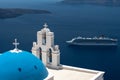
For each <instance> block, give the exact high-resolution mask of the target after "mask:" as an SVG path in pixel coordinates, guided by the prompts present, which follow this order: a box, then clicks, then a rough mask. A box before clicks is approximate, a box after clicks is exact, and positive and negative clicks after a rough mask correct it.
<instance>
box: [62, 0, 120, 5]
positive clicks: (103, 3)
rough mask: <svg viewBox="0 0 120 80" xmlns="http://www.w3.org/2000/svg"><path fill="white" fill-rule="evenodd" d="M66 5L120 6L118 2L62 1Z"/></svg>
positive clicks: (96, 0)
mask: <svg viewBox="0 0 120 80" xmlns="http://www.w3.org/2000/svg"><path fill="white" fill-rule="evenodd" d="M62 3H67V4H99V5H109V6H120V0H63V1H62Z"/></svg>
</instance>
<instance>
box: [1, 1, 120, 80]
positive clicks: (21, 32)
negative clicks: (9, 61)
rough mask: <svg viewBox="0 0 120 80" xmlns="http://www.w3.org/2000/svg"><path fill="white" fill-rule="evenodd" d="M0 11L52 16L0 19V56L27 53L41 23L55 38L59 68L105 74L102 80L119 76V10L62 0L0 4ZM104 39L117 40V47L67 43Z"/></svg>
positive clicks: (6, 2) (113, 7)
mask: <svg viewBox="0 0 120 80" xmlns="http://www.w3.org/2000/svg"><path fill="white" fill-rule="evenodd" d="M0 8H23V9H39V10H48V11H50V12H51V14H24V15H22V16H19V17H16V18H8V19H0V53H4V52H6V51H8V50H11V49H14V45H12V43H13V42H14V39H15V38H17V39H18V42H19V43H20V45H19V46H18V48H19V49H22V50H26V51H30V52H31V48H32V43H33V42H34V41H36V38H37V35H36V34H37V31H39V30H41V29H42V28H43V25H44V23H47V24H48V28H50V30H51V31H53V32H54V34H55V44H56V45H59V48H60V53H61V64H64V65H70V66H75V67H80V68H87V69H93V70H100V71H105V75H104V79H105V80H119V78H120V76H119V72H120V62H119V61H120V7H119V6H117V7H116V6H105V5H91V4H77V5H72V4H62V3H61V0H0ZM100 35H105V36H107V37H111V38H116V39H118V46H117V47H110V46H107V47H106V46H70V45H68V44H67V43H66V41H67V40H71V39H72V38H74V37H77V36H83V37H94V36H100ZM78 80H79V79H78Z"/></svg>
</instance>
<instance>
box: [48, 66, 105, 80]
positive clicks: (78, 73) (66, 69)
mask: <svg viewBox="0 0 120 80" xmlns="http://www.w3.org/2000/svg"><path fill="white" fill-rule="evenodd" d="M48 71H49V72H50V73H52V74H53V75H54V80H94V78H96V77H98V76H100V75H101V76H102V75H103V73H104V72H101V71H95V70H89V69H83V68H76V67H70V66H65V65H64V66H63V69H60V70H54V69H48Z"/></svg>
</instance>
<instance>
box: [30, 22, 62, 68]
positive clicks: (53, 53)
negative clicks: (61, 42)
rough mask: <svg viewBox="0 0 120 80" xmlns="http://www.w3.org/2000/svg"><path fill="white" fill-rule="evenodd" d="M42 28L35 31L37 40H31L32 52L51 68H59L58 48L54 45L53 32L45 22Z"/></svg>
mask: <svg viewBox="0 0 120 80" xmlns="http://www.w3.org/2000/svg"><path fill="white" fill-rule="evenodd" d="M43 26H44V28H43V29H41V30H40V31H38V32H37V42H33V47H32V53H33V54H34V55H35V56H36V57H38V58H39V59H41V60H42V62H43V63H44V65H46V66H47V67H50V68H53V69H59V68H61V65H60V50H59V46H58V45H54V33H53V32H51V31H50V29H49V28H48V25H47V24H46V23H45V24H44V25H43Z"/></svg>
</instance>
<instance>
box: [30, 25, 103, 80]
mask: <svg viewBox="0 0 120 80" xmlns="http://www.w3.org/2000/svg"><path fill="white" fill-rule="evenodd" d="M43 26H44V28H43V29H41V30H40V31H38V32H37V42H33V47H32V53H33V54H34V55H35V56H36V57H38V58H39V59H41V60H42V62H43V63H44V65H45V66H46V67H48V71H49V75H48V77H47V78H46V79H45V80H103V75H104V72H102V71H95V70H89V69H83V68H77V67H71V66H66V65H61V64H60V50H59V46H58V45H54V33H53V32H51V31H50V29H49V28H48V25H47V24H44V25H43Z"/></svg>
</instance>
